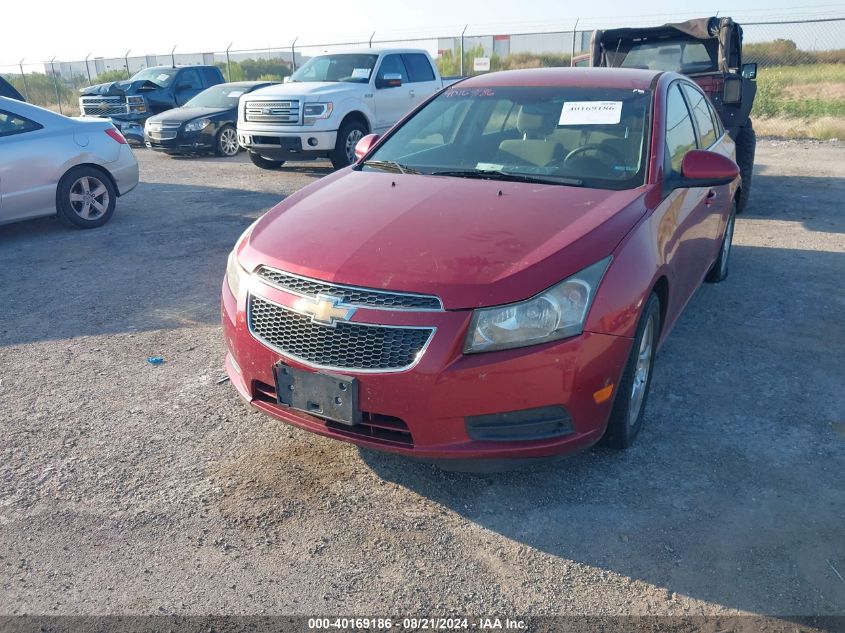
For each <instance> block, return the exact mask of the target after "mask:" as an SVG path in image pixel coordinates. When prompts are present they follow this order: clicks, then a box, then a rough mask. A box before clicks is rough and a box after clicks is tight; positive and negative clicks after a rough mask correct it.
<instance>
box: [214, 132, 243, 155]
mask: <svg viewBox="0 0 845 633" xmlns="http://www.w3.org/2000/svg"><path fill="white" fill-rule="evenodd" d="M239 151H241V147H240V145H238V133H237V132H236V131H235V128H234V126H232V125H224V126H223V127H222V128H220V131H219V132H217V136H216V138H215V143H214V153H215V154H217V155H218V156H224V157H226V158H231V157H232V156H237V155H238V152H239Z"/></svg>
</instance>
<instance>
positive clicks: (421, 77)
mask: <svg viewBox="0 0 845 633" xmlns="http://www.w3.org/2000/svg"><path fill="white" fill-rule="evenodd" d="M402 60H403V61H404V62H405V68H407V69H408V81H409V82H411V83H415V82H419V81H434V70H432V68H431V63H429V61H428V57H426V56H425V55H422V54H420V53H407V54H405V55H402Z"/></svg>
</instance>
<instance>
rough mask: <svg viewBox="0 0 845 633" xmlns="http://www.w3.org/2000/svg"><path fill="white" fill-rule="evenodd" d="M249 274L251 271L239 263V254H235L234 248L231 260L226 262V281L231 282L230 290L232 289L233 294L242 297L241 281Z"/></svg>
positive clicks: (230, 256) (230, 254) (230, 255)
mask: <svg viewBox="0 0 845 633" xmlns="http://www.w3.org/2000/svg"><path fill="white" fill-rule="evenodd" d="M248 276H249V273H248V272H247V271H246V270H245V269H244V268H242V267H241V265H240V264H239V263H238V256H237V255H235V251H234V250H233V251H232V252H231V253H229V261H228V262H226V281H227V282H228V284H229V290H231V291H232V295H233V296H234V297H235V298H236V299H237V298H238V297H240V292H241V282H242V281H243V280H244V279H246V278H247V277H248Z"/></svg>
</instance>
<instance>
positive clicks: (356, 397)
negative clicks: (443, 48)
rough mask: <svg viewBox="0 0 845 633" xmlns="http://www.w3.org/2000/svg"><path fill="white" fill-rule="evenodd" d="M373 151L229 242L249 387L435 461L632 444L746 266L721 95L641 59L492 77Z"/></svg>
mask: <svg viewBox="0 0 845 633" xmlns="http://www.w3.org/2000/svg"><path fill="white" fill-rule="evenodd" d="M385 89H386V90H395V89H396V88H385ZM357 149H358V154H359V156H360V160H359V161H358V162H357V164H355V165H353V166H351V167H349V168H346V169H343V170H341V171H338V172H336V173H334V174H332V175H330V176H327V177H325V178H323V179H322V180H320V181H319V182H316V183H314V184H312V185H310V186H308V187H306V188H304V189H302V190H301V191H299V192H298V193H296V194H294V195H292V196H290V197H288V198H287V199H285V200H284V201H283V202H281V203H280V204H278V205H277V206H276V207H275V208H273V209H272V210H271V211H270V212H268V213H267V214H266V215H264V216H263V217H262V218H261V219H259V220H258V221H257V222H256V223H255V224H253V225H252V226H251V227H249V228H248V229H247V230H246V232H245V233H244V234H243V235H242V236H241V238H240V239H239V240H238V242H237V244H236V245H235V248H234V250H233V251H232V254H231V255H230V257H229V262H228V268H227V272H226V280H225V282H224V283H223V297H222V311H223V326H224V332H225V337H226V345H227V347H228V354H227V356H226V369H227V371H228V373H229V376H230V377H231V379H232V383H233V384H234V385H235V387H236V388H237V390H238V392H239V393H240V394H241V396H243V397H244V398H245V399H246V400H247V401H249V402H250V403H252V404H253V405H254V406H256V407H257V408H259V409H261V410H262V411H264V412H266V413H268V414H270V415H272V416H274V417H276V418H279V419H280V420H283V421H285V422H289V423H291V424H295V425H297V426H299V427H302V428H304V429H307V430H309V431H314V432H316V433H321V434H323V435H327V436H330V437H334V438H337V439H342V440H347V441H350V442H354V443H356V444H359V445H362V446H367V447H371V448H377V449H384V450H390V451H395V452H398V453H403V454H406V455H412V456H418V457H424V458H436V459H442V458H456V459H464V458H528V457H541V456H548V455H552V454H557V453H562V452H567V451H572V450H575V449H579V448H582V447H586V446H588V445H590V444H593V443H594V442H596V441H598V440H599V439H601V438H604V439H605V441H606V442H607V443H608V444H609V445H611V446H615V447H619V448H624V447H627V446H628V445H629V444H630V443H631V442H632V440H633V439H634V437H635V436H636V435H637V433H638V431H639V430H640V427H641V425H642V421H643V410H644V408H645V404H646V397H647V395H648V391H649V384H650V380H651V374H652V367H653V363H654V355H655V351H656V350H657V349H658V348H659V347H660V344H661V343H662V342H663V341H664V340H665V339H666V337H667V335H668V333H669V331H670V330H671V329H672V326H673V324H674V323H675V321H676V320H677V318H678V315H679V314H680V313H681V311H682V310H683V308H684V306H685V305H686V303H687V301H688V300H689V299H690V297H691V296H692V294H693V293H694V292H695V290H696V288H697V287H698V285H699V284H700V283H701V281H702V280H707V281H721V280H722V279H724V278H725V277H726V275H727V272H728V255H729V253H730V247H731V237H732V234H733V225H734V201H735V199H736V197H737V195H738V193H739V192H738V168H737V166H736V164H735V163H734V161H733V160H732V157H733V156H734V143H733V141H732V140H731V139H730V137H729V136H728V135H727V134H726V133H725V130H724V128H723V127H722V125H721V123H720V121H719V117H718V116H716V113H715V112H714V110H713V108H712V106H711V104H710V102H709V101H708V99H707V97H705V95H704V94H703V93H702V92H701V91H700V89H699V88H698V87H697V86H696V85H695V84H694V83H692V82H691V81H689V80H687V79H686V78H684V77H682V76H681V75H677V74H674V73H661V72H656V71H646V70H632V69H627V70H622V69H605V68H602V69H581V68H574V69H569V68H567V69H542V70H521V71H511V72H501V73H493V74H487V75H482V76H479V77H474V78H471V79H468V80H466V81H463V82H461V83H460V84H457V85H455V86H452V87H450V88H448V89H446V90H445V91H443V92H441V93H439V94H438V95H436V96H434V97H433V98H431V99H429V100H428V101H427V102H426V103H424V104H423V105H422V106H420V107H419V108H418V109H417V110H415V111H414V112H413V113H411V114H410V115H408V116H407V117H406V118H405V119H404V120H403V121H401V122H400V123H399V124H397V125H396V126H395V127H394V128H393V129H392V130H390V131H389V132H388V133H387V134H386V135H385V136H384V137H382V138H378V137H376V136H375V135H372V136H368V137H365V138H364V139H362V140H361V142H360V143H359V146H358V148H357Z"/></svg>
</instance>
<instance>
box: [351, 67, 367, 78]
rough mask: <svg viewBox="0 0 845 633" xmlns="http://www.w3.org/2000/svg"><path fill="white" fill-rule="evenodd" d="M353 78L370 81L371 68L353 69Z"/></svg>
mask: <svg viewBox="0 0 845 633" xmlns="http://www.w3.org/2000/svg"><path fill="white" fill-rule="evenodd" d="M352 78H353V79H369V78H370V69H369V68H353V69H352Z"/></svg>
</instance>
